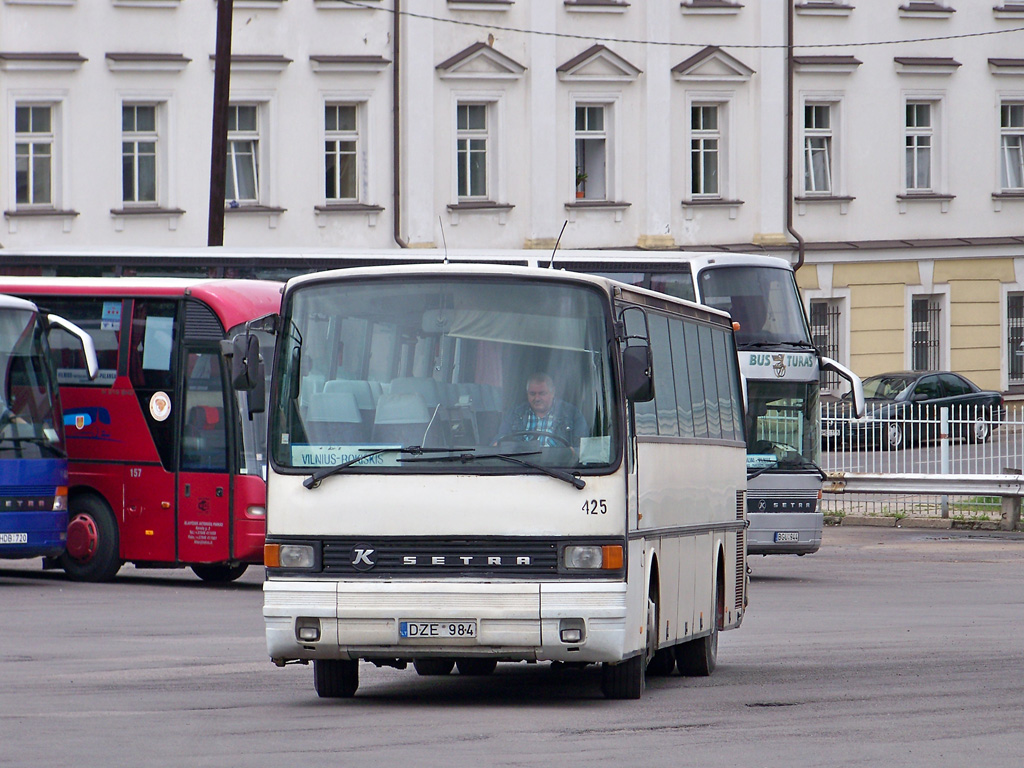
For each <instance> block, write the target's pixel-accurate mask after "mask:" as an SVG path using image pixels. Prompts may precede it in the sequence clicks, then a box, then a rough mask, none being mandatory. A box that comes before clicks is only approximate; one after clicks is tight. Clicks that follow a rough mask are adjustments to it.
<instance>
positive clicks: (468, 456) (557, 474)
mask: <svg viewBox="0 0 1024 768" xmlns="http://www.w3.org/2000/svg"><path fill="white" fill-rule="evenodd" d="M458 450H459V449H457V448H453V449H452V450H451V455H450V456H423V457H421V458H413V459H399V461H401V462H403V463H404V462H414V461H461V462H462V463H463V464H468V463H469V462H471V461H476V460H477V459H501V460H502V461H508V462H511V463H512V464H521V465H522V466H524V467H529V468H530V469H536V470H537V471H538V472H543V473H544V474H545V475H547V476H548V477H553V478H555V479H556V480H561V481H563V482H566V483H569V484H570V485H572V486H573V487H574V488H578V489H580V490H583V489H584V488H586V486H587V483H586V481H585V480H584V479H583V478H582V477H580V476H579V475H574V474H573V473H572V472H568V471H566V470H564V469H555V468H554V467H545V466H544V465H543V464H537V463H536V462H534V461H527V460H526V459H524V458H522V457H523V456H536V455H537V454H538V453H540V451H517V452H516V453H473V452H471V451H463V452H461V453H459V452H458Z"/></svg>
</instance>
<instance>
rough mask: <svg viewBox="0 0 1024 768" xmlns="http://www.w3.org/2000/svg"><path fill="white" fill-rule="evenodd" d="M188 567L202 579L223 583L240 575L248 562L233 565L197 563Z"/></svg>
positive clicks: (213, 582)
mask: <svg viewBox="0 0 1024 768" xmlns="http://www.w3.org/2000/svg"><path fill="white" fill-rule="evenodd" d="M190 567H191V568H192V573H194V574H195V575H196V576H198V577H199V578H200V579H202V580H203V581H208V582H210V583H212V584H225V583H227V582H229V581H234V580H235V579H237V578H238V577H240V576H241V575H242V574H243V573H245V569H246V568H248V567H249V565H248V563H235V564H234V565H232V564H231V563H197V564H195V565H193V566H190Z"/></svg>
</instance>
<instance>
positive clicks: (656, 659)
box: [645, 585, 676, 677]
mask: <svg viewBox="0 0 1024 768" xmlns="http://www.w3.org/2000/svg"><path fill="white" fill-rule="evenodd" d="M649 591H650V592H652V593H653V591H654V587H653V585H652V586H651V589H650V590H649ZM659 606H660V604H659V602H658V600H657V599H655V596H654V595H653V594H652V596H651V597H649V598H648V599H647V617H648V622H647V650H648V659H647V671H646V672H645V674H646V675H648V676H650V677H667V676H668V675H671V674H672V673H673V672H674V671H675V668H676V655H675V652H674V651H673V650H672V649H671V648H658V640H659V634H660V632H659V629H658V628H659V627H660V626H661V608H660V607H659Z"/></svg>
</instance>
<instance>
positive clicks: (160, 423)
mask: <svg viewBox="0 0 1024 768" xmlns="http://www.w3.org/2000/svg"><path fill="white" fill-rule="evenodd" d="M176 309H177V307H176V302H174V301H168V300H163V299H136V300H135V301H133V302H125V310H124V311H125V313H126V314H127V316H128V317H129V318H131V342H130V347H129V349H128V376H129V379H130V380H131V384H132V388H133V389H134V390H135V397H136V398H137V401H138V406H137V407H138V408H139V409H141V412H142V418H143V419H144V422H145V426H146V429H144V430H143V429H139V430H136V431H132V430H129V431H128V432H126V433H124V437H123V439H124V440H125V445H124V459H125V461H124V464H123V467H124V512H123V519H122V521H121V554H122V557H123V558H124V559H125V560H135V561H147V560H151V561H157V562H174V560H175V544H174V444H175V440H174V433H175V429H174V424H175V421H176V418H175V411H176V408H177V405H178V403H177V402H176V392H177V389H176V387H175V356H174V346H175V342H174V340H175V328H176V323H175V313H176ZM123 333H124V332H123V331H122V334H123ZM135 414H136V418H137V414H138V411H137V410H136V411H135ZM121 417H122V415H121V414H117V415H112V418H115V419H117V420H119V421H120V420H121ZM154 448H155V449H156V450H155V451H154Z"/></svg>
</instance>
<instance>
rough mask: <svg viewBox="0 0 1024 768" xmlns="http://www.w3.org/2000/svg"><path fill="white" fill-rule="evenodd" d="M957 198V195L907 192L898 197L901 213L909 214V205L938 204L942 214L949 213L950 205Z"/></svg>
mask: <svg viewBox="0 0 1024 768" xmlns="http://www.w3.org/2000/svg"><path fill="white" fill-rule="evenodd" d="M955 198H956V195H940V194H938V193H936V192H907V193H906V194H902V195H896V200H897V202H898V203H899V208H900V213H906V212H907V203H938V204H939V210H940V211H941V212H942V213H948V212H949V203H950V201H952V200H954V199H955Z"/></svg>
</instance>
